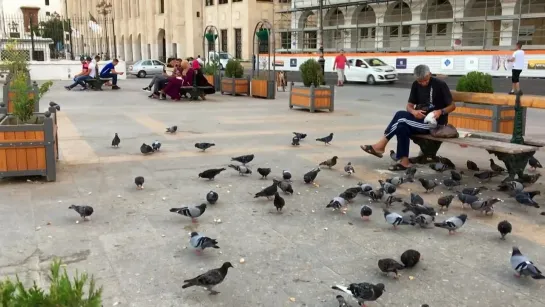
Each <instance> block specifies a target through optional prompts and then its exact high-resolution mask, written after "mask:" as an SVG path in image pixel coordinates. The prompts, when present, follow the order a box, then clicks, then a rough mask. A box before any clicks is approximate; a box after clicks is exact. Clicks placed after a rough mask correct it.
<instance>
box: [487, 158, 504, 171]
mask: <svg viewBox="0 0 545 307" xmlns="http://www.w3.org/2000/svg"><path fill="white" fill-rule="evenodd" d="M490 169H491V170H492V171H493V172H496V173H503V172H505V168H503V167H501V166H499V165H497V164H496V163H495V162H494V159H490Z"/></svg>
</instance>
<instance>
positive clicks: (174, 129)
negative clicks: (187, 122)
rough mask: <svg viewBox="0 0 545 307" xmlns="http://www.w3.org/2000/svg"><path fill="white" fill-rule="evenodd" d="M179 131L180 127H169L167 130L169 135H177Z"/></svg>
mask: <svg viewBox="0 0 545 307" xmlns="http://www.w3.org/2000/svg"><path fill="white" fill-rule="evenodd" d="M177 130H178V126H172V127H168V128H167V131H166V132H167V133H176V131H177Z"/></svg>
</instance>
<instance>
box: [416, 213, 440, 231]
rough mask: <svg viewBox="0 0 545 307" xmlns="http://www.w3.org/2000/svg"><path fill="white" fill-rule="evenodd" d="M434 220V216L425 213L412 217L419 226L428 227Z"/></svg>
mask: <svg viewBox="0 0 545 307" xmlns="http://www.w3.org/2000/svg"><path fill="white" fill-rule="evenodd" d="M434 221H435V217H434V216H430V215H427V214H419V215H417V216H416V217H415V218H414V223H415V224H418V225H419V226H420V227H421V228H429V227H430V226H431V225H432V224H433V222H434Z"/></svg>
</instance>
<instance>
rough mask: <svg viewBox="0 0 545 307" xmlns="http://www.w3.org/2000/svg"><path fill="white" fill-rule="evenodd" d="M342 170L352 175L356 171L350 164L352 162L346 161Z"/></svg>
mask: <svg viewBox="0 0 545 307" xmlns="http://www.w3.org/2000/svg"><path fill="white" fill-rule="evenodd" d="M344 171H345V172H346V173H347V174H348V175H352V174H354V173H355V172H356V171H355V170H354V167H353V166H352V162H348V164H346V166H345V167H344Z"/></svg>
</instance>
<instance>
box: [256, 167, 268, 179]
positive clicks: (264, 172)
mask: <svg viewBox="0 0 545 307" xmlns="http://www.w3.org/2000/svg"><path fill="white" fill-rule="evenodd" d="M257 172H258V173H259V175H261V179H267V176H269V174H270V173H271V169H270V168H262V167H260V168H258V169H257Z"/></svg>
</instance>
